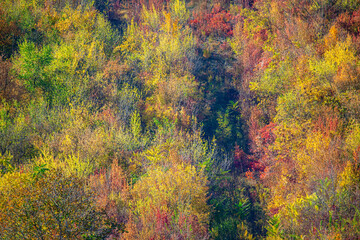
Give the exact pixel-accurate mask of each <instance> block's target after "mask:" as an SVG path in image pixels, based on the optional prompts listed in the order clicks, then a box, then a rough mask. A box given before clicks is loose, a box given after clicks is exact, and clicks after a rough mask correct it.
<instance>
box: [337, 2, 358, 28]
mask: <svg viewBox="0 0 360 240" xmlns="http://www.w3.org/2000/svg"><path fill="white" fill-rule="evenodd" d="M337 22H338V23H339V24H340V26H341V27H343V28H344V29H346V30H347V31H348V32H350V33H351V34H353V35H358V34H359V33H360V8H359V9H358V10H356V11H354V12H353V13H352V14H349V13H343V14H341V15H340V16H339V17H338V19H337Z"/></svg>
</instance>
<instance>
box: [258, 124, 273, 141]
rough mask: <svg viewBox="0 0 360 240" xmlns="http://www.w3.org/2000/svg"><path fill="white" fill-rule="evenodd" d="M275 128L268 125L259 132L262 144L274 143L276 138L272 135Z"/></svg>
mask: <svg viewBox="0 0 360 240" xmlns="http://www.w3.org/2000/svg"><path fill="white" fill-rule="evenodd" d="M275 127H276V124H275V123H270V124H268V125H266V126H265V127H263V128H262V129H260V130H259V133H260V137H261V140H262V144H271V143H273V142H274V141H275V139H276V136H275V134H274V133H273V130H274V128H275Z"/></svg>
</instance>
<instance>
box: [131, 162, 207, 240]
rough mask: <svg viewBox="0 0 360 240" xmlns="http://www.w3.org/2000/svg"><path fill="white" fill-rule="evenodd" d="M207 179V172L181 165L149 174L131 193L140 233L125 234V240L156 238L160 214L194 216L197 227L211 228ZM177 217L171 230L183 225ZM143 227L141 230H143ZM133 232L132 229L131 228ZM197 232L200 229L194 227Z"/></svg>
mask: <svg viewBox="0 0 360 240" xmlns="http://www.w3.org/2000/svg"><path fill="white" fill-rule="evenodd" d="M207 190H208V187H207V179H206V176H205V174H204V173H203V170H196V169H195V167H194V166H191V165H187V166H186V165H184V164H178V165H175V166H172V167H170V168H169V169H167V170H166V169H164V168H162V167H155V168H153V169H151V170H149V171H148V172H147V174H146V175H145V176H144V177H143V178H141V180H139V181H138V182H137V183H136V184H135V185H134V187H133V189H132V190H131V192H130V193H131V195H132V197H133V201H132V208H133V210H134V213H135V215H134V216H133V217H134V218H135V219H136V216H139V217H137V220H134V221H135V222H138V223H139V225H138V228H137V229H135V231H136V233H134V232H133V233H131V232H130V234H128V235H127V234H125V239H148V238H149V237H151V236H156V235H157V234H161V233H157V232H156V229H157V227H156V226H157V221H161V219H157V218H156V215H157V214H156V213H157V212H156V211H159V212H163V213H171V214H176V215H178V216H179V215H185V216H194V217H195V218H196V219H197V221H196V222H197V224H199V225H200V227H201V228H205V227H206V225H207V224H208V221H209V220H208V218H209V206H208V205H207V203H206V201H207V196H206V194H207ZM176 218H177V216H173V218H172V219H171V218H170V219H169V221H170V223H169V224H170V225H169V227H170V226H172V227H174V226H178V224H180V223H179V222H177V221H180V220H176ZM140 226H141V227H140ZM128 227H129V228H130V227H131V226H129V225H128ZM191 228H192V229H196V226H191Z"/></svg>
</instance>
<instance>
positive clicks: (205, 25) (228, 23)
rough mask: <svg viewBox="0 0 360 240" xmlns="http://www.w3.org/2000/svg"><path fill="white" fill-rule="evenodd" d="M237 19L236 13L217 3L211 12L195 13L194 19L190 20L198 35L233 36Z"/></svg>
mask: <svg viewBox="0 0 360 240" xmlns="http://www.w3.org/2000/svg"><path fill="white" fill-rule="evenodd" d="M235 20H236V19H235V16H234V15H232V14H230V13H229V12H227V11H225V10H223V9H222V8H221V6H220V5H219V4H217V5H215V6H214V7H213V8H212V10H211V12H198V13H194V15H193V20H190V22H189V24H190V26H191V27H192V28H193V29H194V31H195V33H196V34H197V35H198V36H205V37H208V36H219V37H231V36H233V27H234V25H235Z"/></svg>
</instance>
